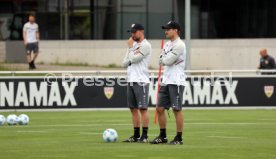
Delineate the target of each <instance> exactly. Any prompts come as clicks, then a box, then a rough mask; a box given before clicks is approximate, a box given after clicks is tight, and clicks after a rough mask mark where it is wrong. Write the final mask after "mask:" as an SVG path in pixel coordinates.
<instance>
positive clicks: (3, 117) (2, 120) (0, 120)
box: [0, 115, 6, 126]
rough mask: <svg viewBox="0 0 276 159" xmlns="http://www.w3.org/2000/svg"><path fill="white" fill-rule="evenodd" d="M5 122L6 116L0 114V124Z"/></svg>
mask: <svg viewBox="0 0 276 159" xmlns="http://www.w3.org/2000/svg"><path fill="white" fill-rule="evenodd" d="M5 122H6V118H5V116H4V115H0V126H2V125H4V124H5Z"/></svg>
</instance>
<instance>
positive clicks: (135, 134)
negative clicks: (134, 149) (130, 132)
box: [134, 127, 140, 138]
mask: <svg viewBox="0 0 276 159" xmlns="http://www.w3.org/2000/svg"><path fill="white" fill-rule="evenodd" d="M134 137H136V138H139V137H140V127H134Z"/></svg>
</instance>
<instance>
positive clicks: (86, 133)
mask: <svg viewBox="0 0 276 159" xmlns="http://www.w3.org/2000/svg"><path fill="white" fill-rule="evenodd" d="M80 134H81V135H102V133H93V132H80Z"/></svg>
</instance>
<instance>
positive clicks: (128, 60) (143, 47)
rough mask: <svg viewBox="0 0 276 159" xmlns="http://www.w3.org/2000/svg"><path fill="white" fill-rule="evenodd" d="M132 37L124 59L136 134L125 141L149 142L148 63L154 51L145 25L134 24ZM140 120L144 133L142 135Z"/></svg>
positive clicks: (131, 30)
mask: <svg viewBox="0 0 276 159" xmlns="http://www.w3.org/2000/svg"><path fill="white" fill-rule="evenodd" d="M128 32H129V33H131V37H130V38H129V39H128V42H127V44H128V49H127V52H126V55H125V58H124V60H123V65H124V67H126V68H127V82H128V85H127V104H128V107H129V108H130V111H131V115H132V123H133V129H134V134H133V135H132V136H131V137H130V138H128V139H126V140H125V141H124V142H142V143H147V142H148V135H147V133H148V125H149V112H148V92H149V83H150V80H149V75H148V65H149V61H150V55H151V52H152V48H151V44H150V43H149V42H148V41H147V40H146V39H145V36H144V27H143V26H142V25H141V24H132V25H131V28H130V30H128ZM140 122H142V135H141V136H140V125H141V124H140Z"/></svg>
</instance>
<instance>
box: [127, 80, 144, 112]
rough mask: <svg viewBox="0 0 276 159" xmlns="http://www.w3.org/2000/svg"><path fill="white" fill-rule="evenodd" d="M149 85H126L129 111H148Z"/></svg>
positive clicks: (134, 83)
mask: <svg viewBox="0 0 276 159" xmlns="http://www.w3.org/2000/svg"><path fill="white" fill-rule="evenodd" d="M148 95H149V84H148V83H136V82H133V83H128V85H127V105H128V107H129V108H130V109H134V108H136V109H148V99H149V97H148Z"/></svg>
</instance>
